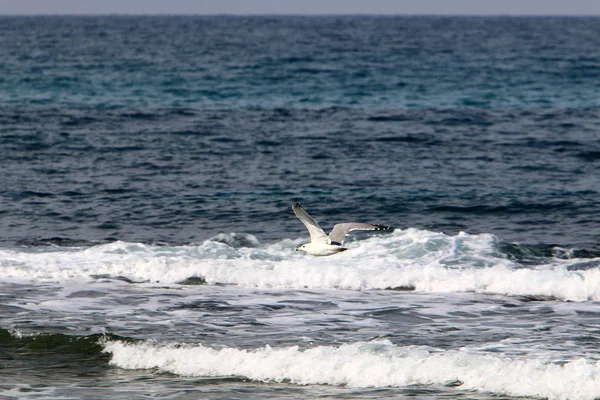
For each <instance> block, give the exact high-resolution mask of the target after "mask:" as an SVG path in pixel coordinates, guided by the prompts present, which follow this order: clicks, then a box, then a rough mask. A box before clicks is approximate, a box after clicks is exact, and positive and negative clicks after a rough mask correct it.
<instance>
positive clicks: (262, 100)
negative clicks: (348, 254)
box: [0, 17, 600, 247]
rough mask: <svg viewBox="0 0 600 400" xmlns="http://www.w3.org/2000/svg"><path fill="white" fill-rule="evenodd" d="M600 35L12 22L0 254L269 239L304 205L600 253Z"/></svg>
mask: <svg viewBox="0 0 600 400" xmlns="http://www.w3.org/2000/svg"><path fill="white" fill-rule="evenodd" d="M598 22H599V20H598V19H597V18H558V17H556V18H508V17H490V18H487V17H486V18H479V17H477V18H466V17H465V18H462V17H443V18H442V17H439V18H438V17H318V18H312V17H311V18H308V17H278V18H271V17H252V18H246V17H18V18H13V17H3V18H2V20H1V23H0V60H1V61H0V101H1V103H0V104H1V108H0V128H1V130H0V145H1V147H2V153H3V156H2V160H1V163H2V170H3V171H4V174H3V175H4V176H3V179H2V186H3V189H2V199H1V203H0V213H1V215H2V220H3V224H2V230H1V237H2V240H4V241H6V242H9V243H12V242H18V241H21V240H32V239H50V238H63V239H81V240H106V239H108V240H111V239H122V240H133V241H135V240H165V241H184V242H187V241H196V240H201V239H204V238H206V237H209V236H211V235H214V233H215V232H231V231H236V232H238V231H244V232H249V233H254V234H256V235H258V236H259V237H260V238H261V239H265V240H274V239H279V238H281V237H282V235H283V236H284V235H286V234H287V235H289V233H286V232H290V231H291V232H292V233H293V234H294V235H297V234H299V233H300V232H301V227H298V226H297V224H296V223H295V221H293V219H292V218H290V215H289V210H288V206H289V204H290V203H291V202H292V201H295V200H299V201H302V202H304V203H306V204H307V206H311V208H313V209H314V208H315V207H318V208H319V209H320V211H321V213H322V214H324V215H325V216H329V215H331V216H332V217H333V216H335V215H338V214H340V215H345V216H347V217H359V216H364V217H366V218H367V219H369V220H381V221H384V222H386V223H389V224H394V225H396V226H399V227H407V226H413V227H424V228H428V229H433V230H442V231H450V232H453V231H459V230H464V231H469V232H490V233H495V234H498V235H500V236H501V237H503V238H505V239H507V240H509V241H520V242H525V243H548V244H550V243H553V244H562V245H573V246H584V247H597V243H598V237H599V231H598V225H599V222H600V220H599V217H598V216H597V215H598V214H597V209H598V197H599V196H598V188H599V186H600V185H599V183H600V178H599V176H600V174H599V172H600V170H599V166H600V143H599V141H598V137H599V136H598V132H599V130H600V118H599V117H600V108H599V102H600V24H599V23H598Z"/></svg>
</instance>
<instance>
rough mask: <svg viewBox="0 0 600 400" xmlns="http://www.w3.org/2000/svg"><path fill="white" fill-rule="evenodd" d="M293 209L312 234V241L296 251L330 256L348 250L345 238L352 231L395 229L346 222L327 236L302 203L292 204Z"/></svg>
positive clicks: (335, 227)
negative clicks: (345, 245)
mask: <svg viewBox="0 0 600 400" xmlns="http://www.w3.org/2000/svg"><path fill="white" fill-rule="evenodd" d="M292 210H294V214H296V217H298V218H299V219H300V221H302V223H303V224H304V226H306V229H308V233H309V234H310V243H306V244H303V245H302V246H300V247H298V248H297V249H296V251H300V250H302V251H305V252H307V253H308V254H312V255H313V256H330V255H332V254H336V253H340V252H342V251H346V250H348V249H347V248H345V247H342V245H343V244H344V238H345V237H346V235H347V234H348V233H349V232H350V231H393V230H394V228H392V227H389V226H385V225H374V224H365V223H362V222H344V223H341V224H337V225H334V227H333V229H332V230H331V232H330V233H329V236H327V235H326V234H325V231H323V229H321V227H320V226H319V224H318V223H317V221H316V220H315V219H314V218H313V217H311V216H310V215H309V214H308V213H307V212H306V211H305V210H304V208H302V206H301V205H300V203H294V204H293V205H292Z"/></svg>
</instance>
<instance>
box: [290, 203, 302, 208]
mask: <svg viewBox="0 0 600 400" xmlns="http://www.w3.org/2000/svg"><path fill="white" fill-rule="evenodd" d="M292 208H302V206H301V205H300V203H294V204H292Z"/></svg>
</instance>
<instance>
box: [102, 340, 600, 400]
mask: <svg viewBox="0 0 600 400" xmlns="http://www.w3.org/2000/svg"><path fill="white" fill-rule="evenodd" d="M104 346H105V351H106V352H108V353H111V354H112V360H111V363H112V365H115V366H117V367H120V368H124V369H157V370H158V371H160V372H169V373H173V374H177V375H181V376H207V377H219V376H223V377H227V376H239V377H243V378H246V379H252V380H256V381H263V382H286V381H291V382H292V383H295V384H299V385H310V384H327V385H347V386H350V387H405V386H409V385H446V384H448V383H453V384H460V383H461V382H462V384H460V386H459V387H460V389H465V390H477V391H480V392H489V393H494V394H502V395H510V396H534V397H545V398H549V399H593V398H595V397H597V396H598V394H600V362H595V361H591V360H586V359H578V360H571V361H568V362H565V361H561V362H552V360H551V359H541V358H540V359H531V358H529V359H517V358H509V357H503V356H500V355H497V354H486V353H482V352H474V351H469V350H465V349H462V350H446V351H444V350H434V349H430V348H424V347H412V346H411V347H399V346H395V345H393V344H392V343H391V342H389V341H373V342H359V343H354V344H344V345H341V346H340V347H331V346H319V347H314V348H309V349H306V350H301V349H299V348H298V347H285V348H271V347H269V346H266V347H264V348H259V349H253V350H246V349H238V348H222V349H213V348H210V347H205V346H203V345H201V344H198V345H174V344H158V343H154V342H142V343H135V344H128V343H124V342H120V341H109V342H107V343H105V344H104Z"/></svg>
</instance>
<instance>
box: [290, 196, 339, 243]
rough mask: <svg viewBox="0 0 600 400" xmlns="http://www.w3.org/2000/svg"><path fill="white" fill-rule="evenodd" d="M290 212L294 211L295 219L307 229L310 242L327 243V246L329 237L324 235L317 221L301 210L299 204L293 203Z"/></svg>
mask: <svg viewBox="0 0 600 400" xmlns="http://www.w3.org/2000/svg"><path fill="white" fill-rule="evenodd" d="M292 210H294V214H296V217H298V218H299V219H300V221H302V223H303V224H304V226H306V229H308V233H309V234H310V241H311V242H313V243H327V244H329V243H330V242H331V241H330V240H329V237H328V236H327V235H326V234H325V232H324V231H323V229H321V227H320V226H319V224H318V223H317V221H315V219H314V218H313V217H311V216H310V215H308V213H307V212H306V211H305V210H304V208H302V206H301V205H300V203H294V204H293V205H292Z"/></svg>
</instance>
